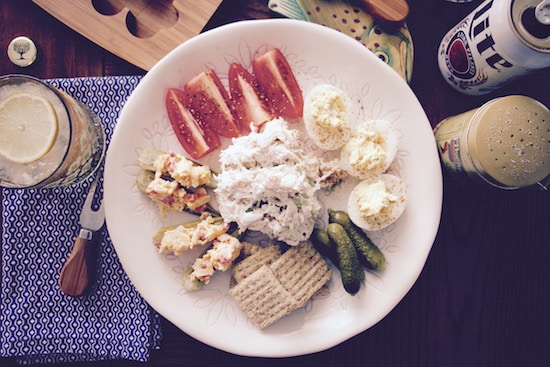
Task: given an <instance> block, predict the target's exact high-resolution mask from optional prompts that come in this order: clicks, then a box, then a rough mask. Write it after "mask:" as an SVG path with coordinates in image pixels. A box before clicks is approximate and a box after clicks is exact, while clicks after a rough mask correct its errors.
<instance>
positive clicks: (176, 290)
mask: <svg viewBox="0 0 550 367" xmlns="http://www.w3.org/2000/svg"><path fill="white" fill-rule="evenodd" d="M273 47H278V48H279V49H280V50H281V51H282V52H283V54H284V55H285V56H286V57H287V59H288V61H289V63H290V65H291V66H292V68H293V70H294V72H295V74H296V77H297V79H298V81H299V83H300V86H301V88H302V89H303V92H304V95H305V94H307V92H308V91H309V90H310V89H312V88H313V87H314V86H315V85H318V84H320V83H332V84H334V85H337V86H339V87H340V88H342V89H344V90H345V91H347V92H348V94H349V95H350V97H351V98H352V99H353V100H354V101H356V103H358V106H359V107H360V108H359V109H360V111H361V114H362V118H364V119H372V118H380V119H386V120H388V121H389V122H391V123H392V124H394V125H395V127H396V128H397V130H398V131H399V134H400V136H399V139H400V142H399V151H398V153H397V157H396V159H395V161H394V164H393V165H392V167H391V171H392V172H395V173H396V174H398V175H399V176H400V177H401V178H402V179H403V180H404V181H405V183H406V185H407V192H408V205H407V208H406V210H405V212H404V214H403V215H402V216H401V218H400V219H399V220H398V221H397V222H396V223H394V224H393V225H391V226H390V227H388V228H387V229H385V230H383V231H380V232H375V233H372V234H371V237H372V239H373V240H374V241H375V242H376V243H377V244H378V245H379V247H380V248H381V249H382V251H383V252H384V254H385V256H386V259H387V267H386V269H385V270H384V271H383V272H382V273H380V274H373V273H368V274H367V276H366V281H365V283H364V285H363V286H362V288H361V290H360V292H359V293H358V294H357V295H355V296H353V297H352V296H350V295H349V294H347V293H346V292H345V290H344V289H343V287H342V285H341V281H340V278H339V274H338V273H337V272H335V274H334V275H333V278H332V281H331V283H330V294H329V295H328V296H326V297H323V298H319V299H315V300H314V301H312V302H310V303H309V304H308V305H307V306H306V307H304V308H302V309H299V310H297V311H295V312H294V313H292V314H291V315H289V316H287V317H284V318H283V319H281V320H279V321H278V322H277V323H275V324H273V325H272V326H270V327H269V328H267V329H265V330H263V331H260V330H259V329H257V328H256V327H255V326H254V325H253V324H252V323H251V322H250V321H249V320H248V319H247V317H246V315H245V314H244V313H243V312H242V311H241V309H240V308H239V306H238V305H237V303H236V302H235V301H234V300H233V298H232V297H231V296H230V295H229V293H228V283H229V274H228V273H221V274H217V275H216V276H215V277H214V279H213V280H212V281H211V282H210V284H209V285H207V286H206V287H205V288H204V289H203V290H201V291H198V292H193V293H188V292H186V291H185V290H184V288H183V287H182V284H181V273H182V272H183V271H184V269H185V268H187V267H188V266H189V265H190V264H191V263H192V262H193V261H194V259H195V257H196V256H197V255H198V252H191V253H188V254H185V255H181V256H167V255H159V254H158V253H157V251H156V249H155V247H154V246H153V244H152V241H151V238H152V235H153V233H154V232H155V231H156V230H157V229H158V228H160V227H162V226H166V225H172V224H178V223H182V222H186V221H189V220H191V219H192V218H191V217H189V216H188V215H187V214H183V213H182V214H170V215H168V216H167V217H166V218H162V217H161V216H160V214H159V211H158V209H157V208H156V205H155V204H154V203H153V202H151V201H150V200H149V199H148V198H147V197H145V195H143V194H142V193H140V192H139V191H138V189H137V188H136V185H135V177H136V174H137V173H138V171H139V167H138V165H137V163H136V155H137V152H138V151H139V150H140V149H143V148H147V147H154V148H157V149H161V150H174V151H176V152H178V153H182V154H183V153H184V151H183V149H182V148H181V146H180V144H179V143H178V141H177V138H176V137H175V135H174V133H173V131H172V129H171V127H170V123H169V121H168V118H167V115H166V110H165V105H164V101H165V94H166V91H167V88H169V87H180V86H181V85H182V84H183V83H185V82H186V81H188V80H189V79H190V78H192V77H193V76H195V75H196V74H198V73H199V72H201V71H204V70H206V69H207V68H211V69H214V70H215V71H216V72H217V73H218V75H219V76H220V78H221V79H222V81H223V82H224V83H227V71H228V66H229V63H230V62H232V61H237V62H240V63H241V64H243V65H244V66H245V67H248V68H250V65H251V60H252V59H253V58H254V57H255V56H256V55H257V54H260V53H263V52H265V51H266V50H268V49H271V48H273ZM225 144H226V145H227V144H230V141H225ZM202 162H203V163H205V164H209V165H210V166H211V167H212V168H214V169H216V168H217V167H219V165H218V163H217V153H214V154H212V155H210V156H209V157H208V158H206V159H205V160H203V161H202ZM349 190H350V186H349V184H348V185H343V186H341V187H340V188H339V189H338V190H337V191H336V192H334V193H333V194H332V195H330V196H326V197H324V198H323V199H322V200H323V201H324V202H325V206H326V207H328V206H331V207H335V208H343V207H342V206H343V205H345V202H346V201H347V195H348V193H349ZM104 191H105V206H106V217H107V226H108V230H109V233H110V236H111V239H112V241H113V243H114V245H115V248H116V251H117V254H118V256H119V258H120V261H121V263H122V265H123V267H124V269H125V271H126V272H127V274H128V276H129V278H130V279H131V280H132V282H133V284H134V285H135V287H136V288H137V290H138V291H139V292H140V293H141V295H142V296H143V297H144V298H145V300H146V301H147V302H148V303H149V304H150V305H151V306H152V307H153V308H154V309H156V310H157V311H158V312H159V313H160V314H161V315H163V316H164V317H165V318H167V319H168V320H170V321H171V322H172V323H174V324H175V325H177V326H178V327H179V328H181V330H183V331H184V332H186V333H187V334H189V335H191V336H192V337H194V338H196V339H198V340H200V341H202V342H204V343H206V344H209V345H211V346H213V347H215V348H218V349H221V350H224V351H227V352H231V353H235V354H239V355H247V356H263V357H287V356H294V355H301V354H308V353H313V352H317V351H321V350H324V349H327V348H330V347H332V346H335V345H337V344H339V343H341V342H343V341H345V340H346V339H348V338H350V337H352V336H354V335H356V334H358V333H361V332H363V331H365V330H367V329H368V328H369V327H371V326H373V325H374V324H376V323H377V322H378V321H379V320H381V319H382V318H383V317H384V316H386V315H387V314H388V313H389V312H390V311H391V310H392V309H393V308H394V307H395V306H396V305H397V304H398V303H399V301H400V300H401V299H402V298H403V297H404V296H405V294H406V293H407V292H408V291H409V290H410V288H411V287H412V285H413V284H414V282H415V281H416V279H417V277H418V275H419V273H420V271H421V270H422V268H423V266H424V263H425V261H426V258H427V256H428V253H429V251H430V249H431V246H432V244H433V241H434V238H435V235H436V232H437V228H438V226H439V219H440V214H441V204H442V177H441V169H440V164H439V160H438V155H437V150H436V146H435V142H434V138H433V134H432V130H431V127H430V124H429V122H428V119H427V117H426V115H425V113H424V111H423V109H422V107H421V105H420V103H419V102H418V100H417V99H416V97H415V95H414V94H413V92H412V91H411V89H410V88H409V86H408V85H407V83H406V82H405V81H404V80H403V79H402V78H401V77H400V76H399V75H398V74H397V73H395V72H394V71H393V70H392V69H391V68H390V67H388V66H387V65H386V64H384V63H383V62H381V61H380V60H379V59H377V58H376V57H375V56H374V55H373V54H372V53H371V52H370V51H368V50H367V49H366V48H365V47H363V46H362V45H360V44H359V43H358V42H356V41H354V40H353V39H352V38H350V37H348V36H346V35H343V34H342V33H339V32H337V31H334V30H331V29H329V28H327V27H323V26H320V25H316V24H312V23H308V22H303V21H296V20H289V19H277V20H254V21H244V22H238V23H234V24H231V25H227V26H223V27H220V28H217V29H214V30H211V31H209V32H206V33H204V34H201V35H199V36H197V37H195V38H193V39H191V40H189V41H187V42H185V43H184V44H182V45H181V46H179V47H178V48H176V49H175V50H174V51H173V52H171V53H170V54H169V55H168V56H166V57H165V58H164V59H163V60H161V61H160V62H159V63H158V64H157V65H155V67H153V68H152V69H151V71H150V72H149V73H148V74H147V75H146V76H145V77H144V78H143V80H142V81H141V83H140V84H139V85H138V87H137V88H136V90H135V91H134V92H133V93H132V95H131V96H130V98H129V99H128V101H127V102H126V104H125V106H124V108H123V110H122V112H121V114H120V118H119V121H118V124H117V126H116V129H115V132H114V134H113V138H112V140H111V143H110V147H109V150H108V153H107V159H106V167H105V185H104ZM325 218H326V216H325Z"/></svg>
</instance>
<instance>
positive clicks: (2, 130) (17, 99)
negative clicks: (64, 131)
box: [0, 93, 58, 163]
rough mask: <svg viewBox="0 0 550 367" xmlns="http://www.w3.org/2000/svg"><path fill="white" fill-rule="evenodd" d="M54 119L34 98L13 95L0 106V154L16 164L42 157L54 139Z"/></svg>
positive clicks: (52, 112) (51, 111)
mask: <svg viewBox="0 0 550 367" xmlns="http://www.w3.org/2000/svg"><path fill="white" fill-rule="evenodd" d="M57 130H58V124H57V115H56V113H55V110H54V108H53V106H52V105H51V104H50V102H49V101H48V100H47V99H45V98H44V97H41V96H39V95H36V94H31V93H13V94H11V95H9V96H8V97H7V98H5V99H4V100H3V101H2V102H0V154H1V155H3V156H4V157H5V158H7V159H8V160H10V161H12V162H15V163H30V162H33V161H36V160H38V159H40V158H41V157H43V156H44V155H45V154H46V153H48V151H49V150H50V148H51V147H52V145H53V143H54V141H55V138H56V136H57Z"/></svg>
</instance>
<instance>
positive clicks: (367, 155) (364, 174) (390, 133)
mask: <svg viewBox="0 0 550 367" xmlns="http://www.w3.org/2000/svg"><path fill="white" fill-rule="evenodd" d="M397 144H398V134H397V130H396V129H395V128H394V127H393V125H392V124H390V123H389V122H388V121H386V120H370V121H365V122H362V123H360V124H358V125H357V127H356V129H355V130H354V131H353V132H352V134H351V137H350V138H349V140H348V141H347V142H346V144H345V145H344V146H343V148H342V150H341V152H340V164H341V165H342V168H343V169H344V170H345V171H346V172H347V173H348V174H350V175H351V176H353V177H356V178H358V179H362V180H364V179H367V178H371V177H375V176H378V175H380V174H382V173H384V172H386V171H387V170H388V168H389V167H390V165H391V163H392V161H393V159H394V158H395V154H396V153H397Z"/></svg>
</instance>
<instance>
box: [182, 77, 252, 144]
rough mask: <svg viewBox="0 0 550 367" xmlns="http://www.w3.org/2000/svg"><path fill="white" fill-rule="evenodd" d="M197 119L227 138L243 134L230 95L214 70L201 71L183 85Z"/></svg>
mask: <svg viewBox="0 0 550 367" xmlns="http://www.w3.org/2000/svg"><path fill="white" fill-rule="evenodd" d="M183 90H184V91H185V93H186V94H187V98H188V101H189V109H190V111H191V113H192V114H193V116H194V117H195V119H197V121H199V122H200V123H201V125H206V126H208V127H209V128H210V129H212V131H214V132H216V133H217V134H219V135H221V136H225V137H227V138H234V137H237V136H239V135H241V131H240V129H239V126H238V125H237V124H238V123H237V121H236V120H235V117H234V116H233V113H232V111H231V108H229V95H228V94H227V91H226V90H225V88H224V87H223V85H222V83H221V81H220V79H219V78H218V75H217V74H216V73H215V72H214V71H213V70H208V71H205V72H202V73H200V74H199V75H197V76H196V77H194V78H193V79H191V80H190V81H189V82H188V83H186V84H185V85H184V87H183Z"/></svg>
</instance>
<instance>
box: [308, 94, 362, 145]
mask: <svg viewBox="0 0 550 367" xmlns="http://www.w3.org/2000/svg"><path fill="white" fill-rule="evenodd" d="M353 120H354V113H353V106H352V104H351V101H350V99H349V97H348V95H347V94H346V93H345V92H344V91H343V90H341V89H340V88H338V87H335V86H333V85H331V84H321V85H318V86H316V87H315V88H313V89H312V90H311V91H310V92H309V93H308V95H307V97H306V100H305V101H304V125H305V128H306V132H307V134H308V136H309V137H310V139H311V140H312V141H313V142H314V143H315V144H316V145H317V146H318V147H319V148H321V149H324V150H336V149H339V148H341V147H342V145H344V144H345V143H346V141H347V140H348V139H349V137H350V134H351V126H352V125H353V123H354V121H353Z"/></svg>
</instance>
